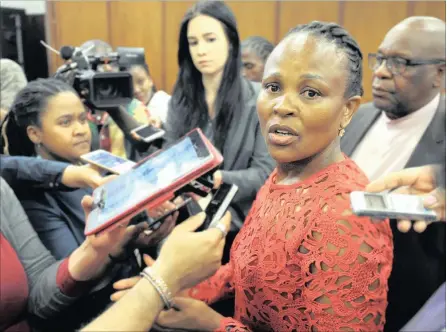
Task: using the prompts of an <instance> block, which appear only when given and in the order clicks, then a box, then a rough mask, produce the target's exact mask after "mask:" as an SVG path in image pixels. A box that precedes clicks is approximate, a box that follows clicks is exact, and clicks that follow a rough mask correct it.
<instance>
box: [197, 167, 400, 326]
mask: <svg viewBox="0 0 447 332" xmlns="http://www.w3.org/2000/svg"><path fill="white" fill-rule="evenodd" d="M275 180H276V170H275V171H274V172H273V174H272V175H271V176H270V178H269V179H268V180H267V182H266V184H265V185H264V186H263V187H262V188H261V190H260V191H259V193H258V196H257V198H256V201H255V202H254V204H253V207H252V209H251V211H250V213H249V215H248V217H247V219H246V221H245V224H244V227H243V228H242V229H241V231H240V232H239V234H238V236H237V237H236V239H235V241H234V243H233V247H232V249H231V261H230V263H228V264H227V265H225V266H223V267H222V268H221V269H219V270H218V271H217V272H216V274H215V275H214V276H213V277H211V278H210V279H208V280H206V281H204V282H202V283H201V284H199V285H198V286H196V287H194V288H192V289H191V291H190V295H191V296H192V297H194V298H196V299H200V300H203V301H206V302H207V303H212V302H214V301H216V300H218V299H221V298H223V297H225V296H231V295H233V294H234V295H235V303H236V304H235V305H236V308H235V318H234V319H233V318H225V319H223V320H222V321H221V325H220V328H219V329H218V331H231V332H235V331H259V332H261V331H281V332H286V331H297V332H298V331H300V332H301V331H312V332H316V331H368V332H369V331H381V330H382V329H383V326H384V323H385V309H386V306H387V291H388V286H387V280H388V277H389V275H390V272H391V263H392V260H393V240H392V233H391V229H390V227H389V224H388V222H383V223H379V224H372V223H371V222H370V220H369V219H367V218H360V217H357V216H354V215H353V214H352V212H351V208H350V201H349V193H350V192H351V191H353V190H361V189H362V188H364V186H365V185H366V183H367V182H368V180H367V178H366V177H365V175H364V174H363V173H362V172H361V171H360V169H359V168H358V167H357V165H356V164H355V163H354V162H353V161H351V160H350V159H346V160H344V161H342V162H339V163H336V164H332V165H331V166H329V167H328V168H326V169H325V170H323V171H321V172H319V173H317V174H315V175H313V176H312V177H310V178H308V179H306V180H305V181H302V182H299V183H296V184H293V185H277V184H275Z"/></svg>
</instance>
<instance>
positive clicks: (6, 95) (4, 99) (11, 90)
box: [0, 59, 28, 123]
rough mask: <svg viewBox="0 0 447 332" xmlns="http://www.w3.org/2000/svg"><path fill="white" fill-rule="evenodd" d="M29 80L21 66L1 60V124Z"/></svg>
mask: <svg viewBox="0 0 447 332" xmlns="http://www.w3.org/2000/svg"><path fill="white" fill-rule="evenodd" d="M27 82H28V81H27V79H26V76H25V73H24V72H23V69H22V67H20V65H19V64H18V63H16V62H14V61H12V60H10V59H0V123H2V122H3V119H4V118H5V116H6V114H7V113H8V111H9V108H10V107H11V104H12V102H13V100H14V98H15V96H16V94H17V92H19V91H20V90H21V89H22V88H24V87H25V86H26V83H27Z"/></svg>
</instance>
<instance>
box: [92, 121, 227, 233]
mask: <svg viewBox="0 0 447 332" xmlns="http://www.w3.org/2000/svg"><path fill="white" fill-rule="evenodd" d="M222 161H223V157H222V155H221V154H220V153H219V152H218V151H217V150H216V149H215V148H214V147H213V146H212V144H211V143H210V142H209V141H208V139H207V138H206V137H205V136H204V135H203V133H202V131H201V130H200V129H195V130H193V131H192V132H190V133H189V134H187V135H186V136H184V137H183V138H181V139H180V140H179V141H177V142H176V143H174V144H172V145H170V146H169V147H167V148H165V149H162V150H159V151H157V152H156V153H154V154H153V155H151V156H149V157H148V158H146V159H144V160H143V161H141V162H140V163H138V164H137V165H135V166H134V168H133V169H132V170H130V171H129V172H126V173H124V174H122V175H120V176H119V177H117V178H116V179H114V180H112V181H110V182H108V183H106V184H104V185H103V186H101V187H99V188H97V189H96V190H95V191H94V192H93V199H94V208H93V210H92V212H91V213H90V215H89V217H88V220H87V223H86V228H85V235H91V234H95V233H98V232H99V231H102V230H104V229H106V228H108V227H110V226H111V225H113V224H115V223H118V222H123V223H124V222H128V221H129V220H130V219H131V218H132V217H133V216H134V215H136V214H138V213H139V212H141V211H142V210H150V209H152V208H154V207H156V206H158V205H159V204H162V203H163V202H165V201H167V200H170V199H172V198H173V197H174V193H175V192H176V191H177V190H178V189H180V188H182V187H184V186H185V185H187V184H189V183H190V182H191V181H192V180H194V179H196V178H198V177H200V176H201V175H203V174H206V173H207V172H209V171H210V170H211V169H214V168H216V167H217V166H218V165H220V164H221V163H222Z"/></svg>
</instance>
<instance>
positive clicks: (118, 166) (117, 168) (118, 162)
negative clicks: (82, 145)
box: [81, 150, 136, 174]
mask: <svg viewBox="0 0 447 332" xmlns="http://www.w3.org/2000/svg"><path fill="white" fill-rule="evenodd" d="M81 160H82V161H84V162H86V163H89V164H92V165H94V166H97V167H99V168H101V169H103V170H106V171H108V172H110V173H114V174H123V173H125V172H127V171H129V170H130V169H131V168H132V167H133V166H135V164H136V163H134V162H133V161H130V160H127V159H124V158H121V157H118V156H115V155H114V154H111V153H110V152H108V151H105V150H96V151H92V152H90V153H86V154H84V155H82V156H81Z"/></svg>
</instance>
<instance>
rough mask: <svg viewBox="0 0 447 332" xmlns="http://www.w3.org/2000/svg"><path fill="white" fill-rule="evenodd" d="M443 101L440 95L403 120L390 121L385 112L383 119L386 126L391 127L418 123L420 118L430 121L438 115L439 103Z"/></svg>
mask: <svg viewBox="0 0 447 332" xmlns="http://www.w3.org/2000/svg"><path fill="white" fill-rule="evenodd" d="M440 100H441V94H440V93H438V94H437V95H436V96H435V97H434V98H433V99H432V100H431V101H429V102H428V103H427V104H426V105H424V106H422V107H421V108H420V109H418V110H417V111H415V112H413V113H410V114H408V115H406V116H404V117H402V118H399V119H390V118H388V117H387V116H386V114H385V112H382V117H383V119H384V121H385V123H386V124H389V125H397V124H399V123H402V122H408V121H412V120H414V121H417V120H418V119H419V118H427V117H429V118H430V119H431V118H433V115H434V114H435V113H436V110H437V109H438V106H439V102H440Z"/></svg>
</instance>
